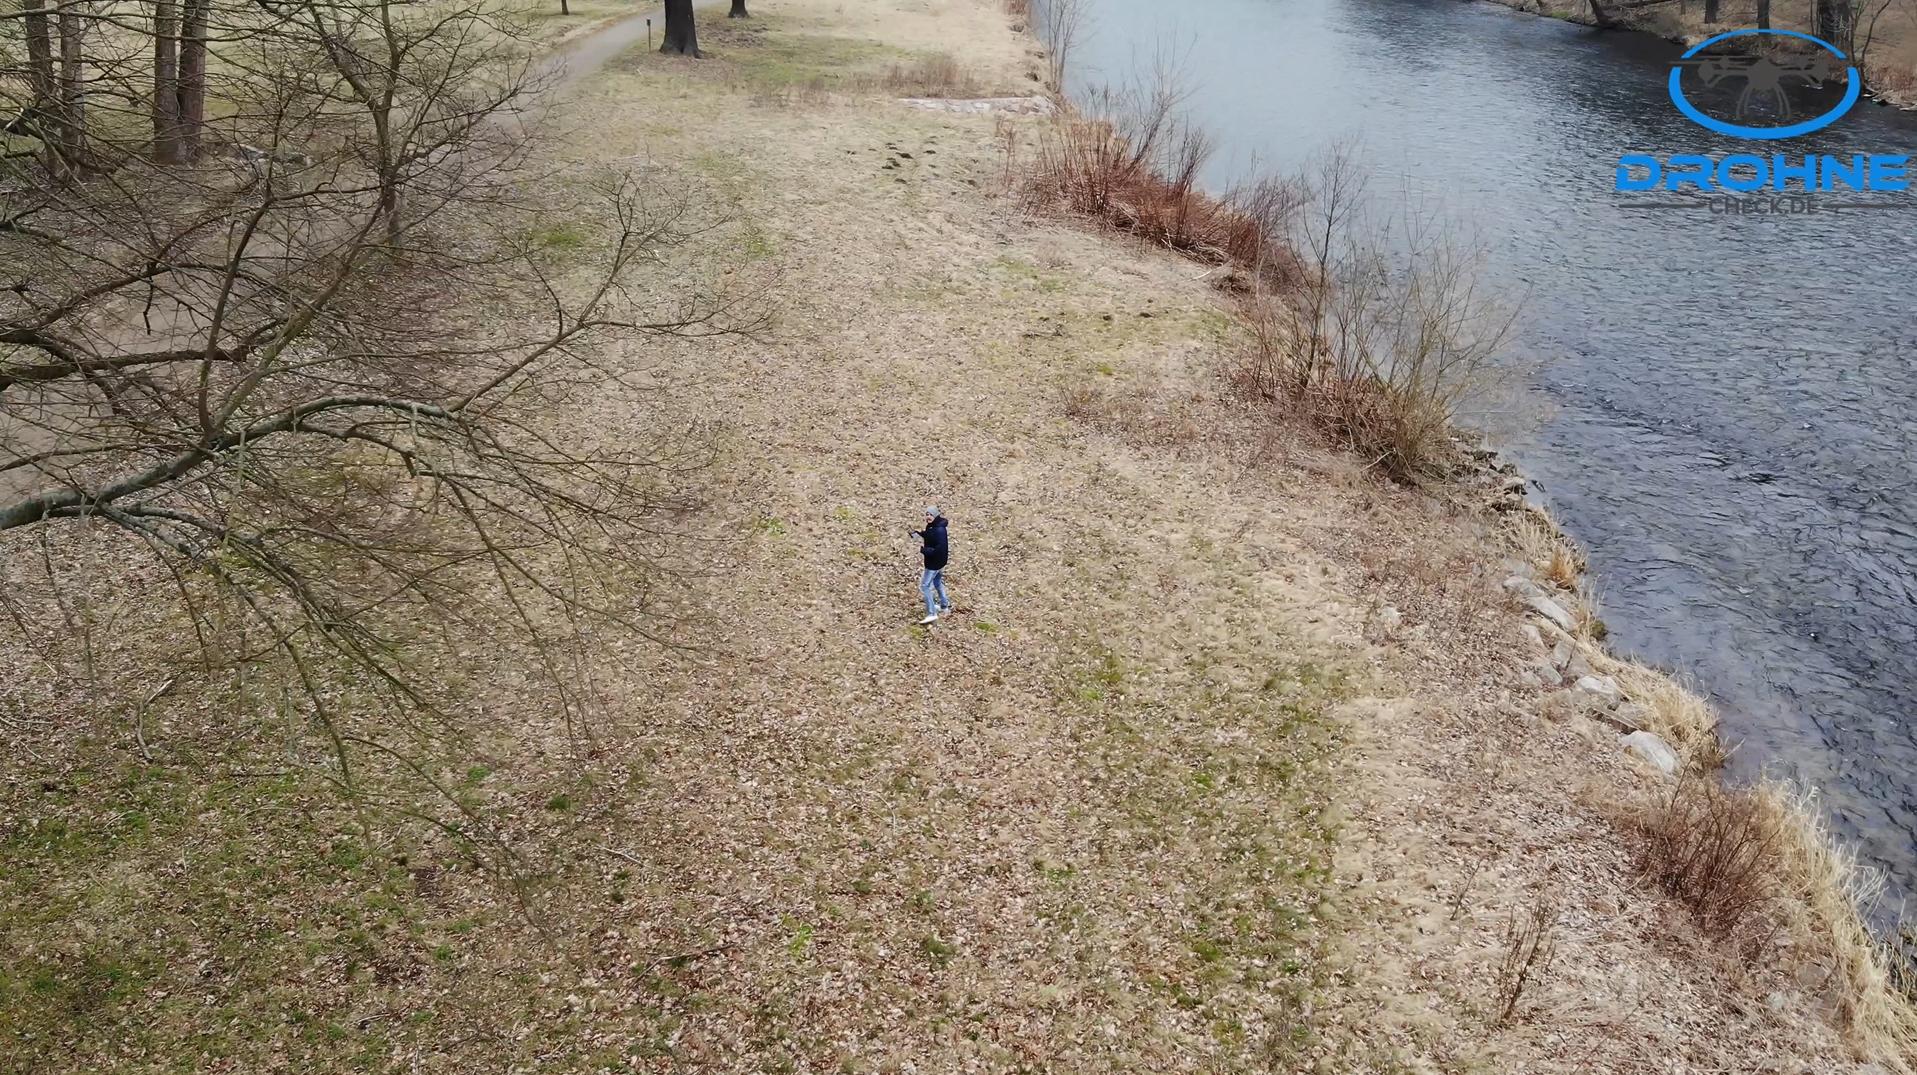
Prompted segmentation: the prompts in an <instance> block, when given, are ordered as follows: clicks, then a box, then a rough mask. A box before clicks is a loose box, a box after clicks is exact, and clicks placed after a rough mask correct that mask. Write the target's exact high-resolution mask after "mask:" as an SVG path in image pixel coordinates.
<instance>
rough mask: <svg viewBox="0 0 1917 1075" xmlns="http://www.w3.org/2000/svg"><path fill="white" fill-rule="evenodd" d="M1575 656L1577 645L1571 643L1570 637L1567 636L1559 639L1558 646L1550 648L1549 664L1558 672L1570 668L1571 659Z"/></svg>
mask: <svg viewBox="0 0 1917 1075" xmlns="http://www.w3.org/2000/svg"><path fill="white" fill-rule="evenodd" d="M1577 655H1578V645H1577V643H1575V642H1573V641H1571V636H1569V635H1565V636H1563V637H1562V638H1559V639H1558V644H1557V645H1555V646H1552V647H1551V663H1552V664H1554V665H1556V666H1557V667H1558V670H1559V671H1563V670H1564V669H1566V668H1568V667H1570V664H1571V658H1573V657H1575V656H1577ZM1574 678H1575V677H1574Z"/></svg>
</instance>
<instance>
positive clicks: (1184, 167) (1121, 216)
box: [1026, 71, 1297, 286]
mask: <svg viewBox="0 0 1917 1075" xmlns="http://www.w3.org/2000/svg"><path fill="white" fill-rule="evenodd" d="M1152 85H1153V87H1154V88H1153V89H1152V90H1151V91H1150V92H1148V93H1146V94H1143V95H1142V96H1140V95H1127V94H1117V93H1112V92H1109V91H1106V92H1101V93H1100V94H1098V95H1096V97H1095V100H1094V101H1093V102H1092V104H1091V109H1092V112H1091V116H1090V117H1087V116H1084V115H1079V114H1076V113H1067V114H1063V115H1061V116H1060V117H1059V118H1058V119H1057V120H1056V121H1055V122H1054V123H1053V124H1051V125H1050V126H1049V127H1047V128H1046V129H1044V130H1043V131H1042V132H1041V133H1040V135H1039V137H1038V140H1037V143H1036V146H1035V149H1034V154H1033V159H1032V161H1031V162H1030V164H1029V166H1028V169H1027V183H1026V190H1027V192H1028V195H1029V197H1030V198H1031V200H1032V201H1033V202H1034V204H1035V205H1037V206H1039V207H1041V208H1048V209H1056V210H1062V211H1065V212H1069V213H1072V214H1075V215H1078V216H1083V217H1087V218H1089V219H1092V220H1096V221H1099V222H1101V223H1104V224H1107V225H1110V226H1112V227H1115V228H1118V229H1119V230H1122V231H1125V232H1128V233H1130V234H1132V235H1136V236H1139V237H1140V238H1142V239H1144V240H1146V241H1148V242H1152V243H1155V244H1158V245H1162V246H1165V247H1168V248H1170V249H1172V250H1176V251H1178V252H1180V253H1182V254H1185V255H1187V256H1190V257H1193V258H1196V259H1198V260H1201V261H1205V262H1208V263H1211V264H1216V265H1231V266H1237V267H1241V268H1244V269H1248V270H1251V271H1254V272H1257V273H1260V274H1261V275H1263V276H1264V277H1265V278H1266V279H1267V280H1268V281H1269V282H1271V283H1272V284H1273V285H1274V286H1277V285H1280V284H1282V283H1284V282H1287V281H1288V280H1289V279H1290V277H1291V274H1292V273H1293V272H1294V271H1295V259H1293V258H1292V257H1291V256H1290V254H1289V252H1288V251H1287V250H1286V248H1285V247H1284V246H1283V245H1282V243H1280V242H1277V241H1275V238H1276V237H1275V235H1274V233H1273V232H1272V230H1271V228H1272V226H1273V225H1274V224H1275V223H1277V222H1279V221H1281V220H1283V218H1284V217H1285V216H1286V214H1288V213H1289V212H1290V211H1291V210H1292V208H1293V207H1295V205H1296V204H1297V200H1296V198H1295V197H1293V196H1292V194H1291V192H1290V191H1289V189H1288V188H1287V187H1286V186H1285V185H1284V184H1282V183H1278V182H1275V181H1274V182H1265V183H1258V184H1253V185H1251V186H1248V187H1246V188H1244V189H1243V190H1242V191H1239V192H1235V194H1234V195H1232V196H1227V197H1222V198H1221V197H1214V196H1212V195H1210V194H1208V193H1206V192H1205V191H1204V189H1203V188H1202V187H1201V185H1200V175H1201V172H1202V171H1203V168H1204V165H1205V162H1206V161H1207V160H1208V159H1209V158H1210V156H1211V152H1212V143H1211V139H1210V138H1209V137H1208V136H1207V135H1206V134H1205V132H1204V131H1203V130H1201V129H1199V128H1197V127H1195V126H1192V125H1191V124H1189V123H1187V122H1185V121H1184V120H1183V119H1181V118H1180V116H1179V107H1180V105H1181V103H1182V101H1183V93H1182V91H1180V90H1179V89H1178V87H1177V82H1176V80H1175V78H1173V77H1171V76H1170V75H1169V74H1166V73H1164V72H1162V71H1161V73H1160V74H1159V76H1157V77H1156V78H1155V79H1154V81H1153V83H1152Z"/></svg>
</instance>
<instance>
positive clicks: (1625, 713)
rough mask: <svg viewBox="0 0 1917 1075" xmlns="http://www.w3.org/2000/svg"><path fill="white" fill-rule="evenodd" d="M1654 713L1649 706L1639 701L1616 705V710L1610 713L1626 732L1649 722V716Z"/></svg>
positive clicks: (1652, 715)
mask: <svg viewBox="0 0 1917 1075" xmlns="http://www.w3.org/2000/svg"><path fill="white" fill-rule="evenodd" d="M1656 715H1657V714H1655V713H1653V712H1652V711H1651V707H1650V706H1648V705H1645V704H1643V703H1641V702H1625V703H1624V704H1623V705H1620V706H1618V707H1617V710H1616V711H1615V712H1613V713H1612V714H1611V716H1612V718H1613V719H1614V720H1616V721H1617V723H1618V724H1620V725H1623V726H1624V731H1626V732H1627V733H1628V732H1634V731H1637V730H1638V729H1639V728H1642V727H1644V726H1645V725H1646V724H1649V723H1651V718H1652V717H1655V716H1656Z"/></svg>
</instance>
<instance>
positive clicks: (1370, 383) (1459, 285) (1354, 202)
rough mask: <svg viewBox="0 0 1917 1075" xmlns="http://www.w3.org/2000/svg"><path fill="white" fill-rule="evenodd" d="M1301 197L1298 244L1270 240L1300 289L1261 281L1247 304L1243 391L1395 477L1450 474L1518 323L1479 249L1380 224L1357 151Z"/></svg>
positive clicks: (1316, 177) (1422, 229)
mask: <svg viewBox="0 0 1917 1075" xmlns="http://www.w3.org/2000/svg"><path fill="white" fill-rule="evenodd" d="M1296 197H1297V199H1298V200H1297V202H1296V203H1292V204H1287V205H1286V206H1285V212H1286V214H1287V215H1288V216H1289V218H1290V221H1291V227H1290V230H1289V232H1288V234H1287V235H1286V239H1287V241H1285V242H1282V243H1281V242H1277V241H1274V240H1273V239H1272V238H1270V236H1269V232H1267V238H1266V239H1265V241H1264V246H1265V247H1266V248H1267V249H1271V250H1280V251H1283V252H1284V254H1283V256H1284V257H1285V258H1286V259H1287V260H1286V261H1285V262H1284V263H1283V264H1284V269H1285V271H1284V272H1283V273H1282V274H1280V275H1281V277H1282V279H1284V280H1287V281H1290V282H1291V283H1292V285H1293V286H1290V287H1288V288H1284V289H1282V290H1280V289H1274V288H1272V287H1271V286H1269V283H1268V282H1267V281H1261V282H1260V283H1261V286H1260V287H1259V288H1258V289H1256V290H1254V292H1253V293H1252V294H1251V295H1249V296H1247V297H1246V298H1245V299H1244V300H1243V301H1242V302H1241V304H1240V307H1239V314H1240V322H1241V324H1243V325H1244V326H1245V328H1246V335H1247V339H1248V347H1247V353H1246V355H1245V356H1244V359H1243V361H1242V363H1241V365H1240V368H1239V370H1238V371H1237V374H1236V378H1235V379H1236V380H1237V382H1238V383H1239V385H1240V386H1241V388H1243V389H1244V390H1246V391H1248V392H1249V393H1251V394H1252V395H1253V396H1255V397H1256V398H1260V399H1263V400H1266V401H1268V402H1273V403H1277V404H1281V405H1285V406H1288V407H1291V408H1295V409H1297V410H1300V411H1301V412H1302V413H1303V414H1304V415H1305V416H1307V417H1308V418H1309V419H1310V420H1311V421H1312V422H1313V423H1314V424H1316V425H1317V426H1319V427H1320V428H1322V429H1324V430H1325V431H1327V432H1328V433H1330V434H1331V435H1332V436H1334V437H1335V438H1337V439H1338V440H1339V441H1340V442H1341V443H1343V444H1344V445H1345V446H1347V447H1349V448H1350V449H1352V450H1353V451H1355V452H1357V453H1358V454H1359V455H1361V456H1362V457H1364V458H1365V460H1366V461H1367V462H1368V463H1370V464H1371V465H1373V466H1377V467H1379V468H1380V469H1382V470H1384V471H1385V472H1386V473H1389V474H1391V475H1393V476H1394V477H1397V478H1400V479H1405V480H1414V479H1417V478H1419V477H1421V476H1423V475H1424V474H1426V473H1428V472H1431V471H1433V470H1437V469H1440V465H1441V464H1442V463H1443V462H1444V461H1446V460H1447V459H1448V456H1449V453H1450V452H1451V434H1452V430H1453V427H1454V423H1455V422H1456V420H1457V415H1458V412H1459V409H1460V407H1461V406H1462V405H1463V404H1464V403H1465V402H1466V401H1467V400H1468V399H1471V398H1473V397H1474V396H1476V395H1477V394H1478V393H1481V392H1483V391H1486V390H1488V389H1489V388H1491V387H1492V386H1493V385H1494V384H1495V382H1496V381H1497V379H1498V378H1499V377H1500V376H1502V367H1501V366H1500V364H1499V359H1500V357H1501V354H1502V352H1503V349H1504V345H1505V342H1506V340H1507V339H1508V338H1509V335H1510V331H1511V327H1512V325H1513V323H1514V320H1515V312H1514V311H1513V310H1512V309H1510V308H1509V307H1508V306H1506V304H1504V303H1503V302H1502V301H1501V300H1500V299H1499V298H1498V297H1496V296H1493V295H1491V294H1489V293H1487V292H1486V291H1485V290H1483V289H1482V287H1481V285H1480V283H1479V279H1480V276H1481V274H1480V271H1479V263H1480V260H1481V256H1482V255H1481V251H1479V250H1478V249H1476V248H1474V247H1473V246H1472V245H1470V244H1467V243H1464V242H1461V241H1459V240H1458V238H1457V237H1456V236H1455V235H1453V234H1451V233H1450V232H1448V231H1446V230H1445V229H1443V228H1442V227H1439V226H1437V225H1436V224H1434V223H1433V222H1432V221H1431V220H1428V219H1424V218H1420V217H1419V216H1417V215H1415V214H1412V213H1406V214H1404V215H1403V216H1402V217H1400V218H1398V219H1396V221H1395V224H1393V225H1385V226H1379V225H1377V224H1375V223H1374V222H1373V221H1372V220H1371V219H1370V217H1369V216H1368V214H1367V213H1366V211H1365V210H1366V198H1365V196H1364V181H1363V177H1362V175H1361V173H1360V172H1359V171H1358V170H1357V167H1356V165H1355V163H1354V161H1353V160H1352V158H1351V157H1350V155H1349V154H1348V153H1347V152H1344V151H1337V152H1334V153H1332V154H1331V155H1329V156H1328V157H1327V158H1325V160H1324V161H1323V162H1322V163H1321V165H1320V166H1319V168H1318V169H1317V171H1316V172H1315V173H1314V174H1313V175H1311V176H1310V177H1308V178H1307V179H1306V180H1305V181H1303V182H1302V183H1301V184H1300V186H1299V190H1298V193H1297V195H1296ZM1300 205H1301V206H1302V208H1298V207H1297V206H1300ZM1270 275H1271V274H1269V273H1267V274H1266V276H1267V277H1269V276H1270Z"/></svg>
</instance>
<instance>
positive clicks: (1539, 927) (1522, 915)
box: [1492, 891, 1558, 1025]
mask: <svg viewBox="0 0 1917 1075" xmlns="http://www.w3.org/2000/svg"><path fill="white" fill-rule="evenodd" d="M1557 922H1558V909H1557V903H1556V902H1555V901H1554V900H1553V899H1552V898H1551V895H1550V894H1549V893H1548V892H1545V891H1539V892H1538V893H1537V894H1535V895H1534V896H1533V897H1532V901H1531V905H1530V906H1529V907H1527V908H1525V909H1524V910H1522V911H1514V912H1512V914H1511V918H1510V920H1509V921H1508V922H1507V923H1506V925H1505V929H1504V956H1503V958H1502V959H1500V960H1499V961H1498V973H1497V978H1496V979H1495V983H1496V987H1497V992H1496V1004H1497V1016H1496V1018H1494V1019H1493V1020H1492V1022H1493V1023H1495V1024H1499V1025H1502V1024H1504V1023H1508V1022H1510V1021H1511V1019H1512V1017H1513V1016H1515V1015H1516V1014H1517V1011H1518V1005H1519V1003H1520V1002H1521V1001H1522V1000H1523V999H1524V991H1525V990H1526V989H1527V988H1529V987H1530V986H1532V985H1534V984H1536V982H1537V981H1538V980H1539V979H1541V978H1542V977H1543V976H1544V975H1545V974H1546V973H1547V972H1548V971H1549V970H1550V969H1551V960H1552V959H1553V958H1555V957H1556V955H1557V940H1556V938H1555V936H1554V931H1555V930H1556V928H1557Z"/></svg>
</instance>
